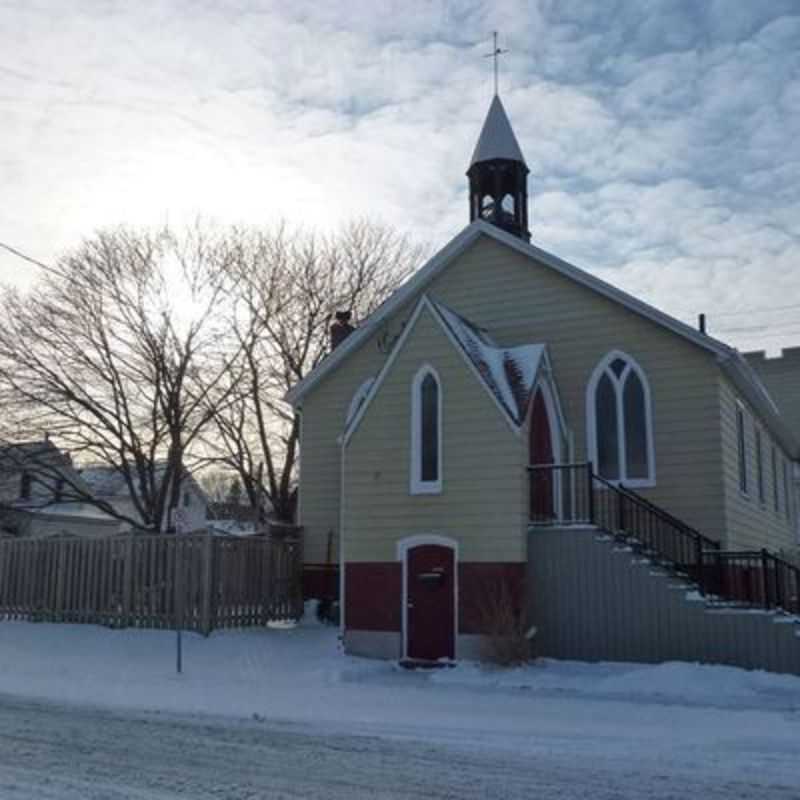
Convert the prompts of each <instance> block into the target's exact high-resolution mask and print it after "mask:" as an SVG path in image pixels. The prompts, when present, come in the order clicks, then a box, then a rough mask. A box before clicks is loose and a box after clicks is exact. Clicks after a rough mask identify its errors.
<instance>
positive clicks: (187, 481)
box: [80, 462, 206, 500]
mask: <svg viewBox="0 0 800 800" xmlns="http://www.w3.org/2000/svg"><path fill="white" fill-rule="evenodd" d="M165 470H166V464H165V463H161V462H159V463H157V464H156V467H155V479H156V482H157V483H159V484H160V483H161V479H162V477H163V475H164V471H165ZM80 475H81V478H83V480H84V481H85V483H86V485H87V486H88V487H89V490H90V491H91V493H92V494H93V495H94V496H95V497H127V496H128V495H129V492H128V484H127V483H126V481H125V475H124V474H123V472H122V471H121V470H120V469H118V468H117V467H115V466H112V465H110V464H94V465H92V466H89V467H84V468H83V469H82V470H81V472H80ZM182 484H183V487H184V488H185V489H191V490H193V491H194V492H196V493H197V494H198V495H199V496H201V497H202V498H203V500H206V496H205V492H203V490H202V488H201V487H200V485H199V484H198V483H197V481H196V480H195V479H194V477H193V476H192V475H191V473H189V472H188V471H187V472H185V474H184V478H183V481H182Z"/></svg>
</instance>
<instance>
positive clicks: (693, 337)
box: [285, 220, 800, 458]
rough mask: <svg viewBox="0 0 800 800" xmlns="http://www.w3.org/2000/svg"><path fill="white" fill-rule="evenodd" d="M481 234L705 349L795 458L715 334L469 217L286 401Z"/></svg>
mask: <svg viewBox="0 0 800 800" xmlns="http://www.w3.org/2000/svg"><path fill="white" fill-rule="evenodd" d="M481 236H485V237H488V238H490V239H493V240H495V241H497V242H499V243H501V244H503V245H505V246H506V247H509V248H510V249H512V250H514V251H515V252H517V253H520V254H521V255H523V256H525V257H526V258H528V259H530V261H532V262H535V263H536V264H539V265H542V266H544V267H546V268H548V269H552V270H553V271H554V272H557V273H558V274H560V275H563V276H564V277H566V278H569V279H570V280H572V281H575V282H576V283H579V284H581V285H582V286H585V287H587V288H588V289H591V290H592V291H594V292H597V294H600V295H602V296H603V297H606V298H608V299H609V300H612V301H613V302H615V303H618V304H619V305H621V306H623V307H625V308H627V309H628V310H629V311H632V312H634V313H635V314H638V315H639V316H642V317H645V318H646V319H649V320H650V321H651V322H654V323H656V324H657V325H659V326H661V327H662V328H665V329H666V330H669V331H671V332H672V333H674V334H675V335H677V336H680V337H681V338H683V339H685V340H686V341H689V342H691V343H692V344H694V345H696V346H697V347H700V348H702V349H703V350H706V351H707V352H709V353H711V354H712V355H713V356H714V357H715V358H716V360H717V362H718V364H719V366H720V368H721V369H722V371H723V372H724V373H725V374H726V375H727V376H728V377H729V378H730V380H731V381H732V382H733V384H734V385H735V386H736V388H737V389H738V390H739V391H740V392H741V393H742V395H743V396H744V397H745V398H746V399H747V400H748V401H749V402H750V403H751V404H752V405H753V406H754V407H755V408H757V409H758V410H759V412H760V413H761V414H762V416H763V417H764V419H765V421H766V422H768V424H769V425H770V427H771V429H772V430H773V432H774V433H775V435H776V436H777V437H778V439H779V440H780V441H781V443H782V445H783V446H784V447H785V448H786V450H787V451H788V452H789V453H790V454H791V455H792V456H793V457H794V458H800V445H799V444H798V442H797V439H796V438H795V436H794V434H793V433H792V432H791V431H790V429H789V427H788V425H787V424H786V422H785V421H784V420H783V419H782V417H781V416H780V412H779V411H778V408H777V406H776V405H775V403H774V402H773V400H772V398H771V397H770V395H769V392H768V391H767V389H766V387H765V386H764V384H763V383H762V381H761V380H760V378H759V377H758V376H757V375H756V373H755V371H754V370H753V368H752V367H751V366H750V365H749V364H748V363H747V361H746V360H745V359H744V358H743V357H742V355H741V354H740V353H739V352H738V351H737V350H736V349H735V348H733V347H730V346H729V345H727V344H725V343H724V342H721V341H720V340H718V339H715V338H714V337H713V336H709V335H708V334H704V333H700V331H698V330H696V329H695V328H693V327H692V326H690V325H687V324H686V323H685V322H681V321H680V320H678V319H675V317H672V316H670V315H669V314H667V313H665V312H663V311H660V310H659V309H657V308H655V307H654V306H651V305H649V304H648V303H645V302H644V301H643V300H640V299H639V298H637V297H634V296H633V295H630V294H628V293H627V292H625V291H623V290H622V289H618V288H617V287H616V286H612V285H611V284H610V283H606V281H604V280H602V279H600V278H598V277H597V276H595V275H592V274H591V273H589V272H586V271H585V270H582V269H580V268H578V267H576V266H574V265H573V264H570V263H569V262H568V261H565V260H564V259H561V258H559V257H558V256H555V255H553V254H552V253H548V252H547V251H546V250H543V249H541V248H540V247H536V246H535V245H533V244H530V243H529V242H526V241H523V240H522V239H520V238H519V237H517V236H514V235H512V234H510V233H507V232H506V231H503V230H502V229H500V228H498V227H497V226H496V225H491V224H490V223H488V222H484V221H483V220H475V221H474V222H471V223H470V224H469V225H468V226H467V227H466V228H464V229H463V230H462V231H461V232H460V233H459V234H458V235H457V236H455V237H454V238H453V239H451V240H450V241H449V242H448V243H447V244H446V245H445V246H444V247H443V248H442V249H441V250H439V252H438V253H436V254H435V255H434V256H433V257H432V258H431V259H430V260H429V261H428V262H427V263H426V264H424V265H423V266H422V267H421V268H420V269H419V270H417V272H415V273H414V275H412V276H411V277H410V278H409V279H408V280H407V281H406V282H405V283H404V284H403V285H402V286H401V287H400V288H399V289H397V290H396V291H395V292H394V293H393V294H392V295H391V296H390V297H389V298H388V299H387V300H386V301H384V303H382V304H381V305H380V306H379V307H378V308H377V309H376V310H375V311H374V312H373V313H372V314H371V315H370V316H369V317H368V318H367V320H365V321H364V323H363V324H362V325H360V326H359V327H358V328H356V330H355V331H354V332H353V333H351V334H350V336H348V337H347V339H345V341H344V342H343V343H342V344H340V345H339V347H337V348H336V349H335V350H334V351H333V352H332V353H330V354H329V355H328V356H327V358H325V359H324V360H323V361H322V362H321V363H320V364H318V365H317V367H316V368H315V369H313V370H312V371H311V372H310V373H309V374H308V375H306V377H305V378H303V380H302V381H300V382H299V383H297V384H296V385H295V386H294V387H293V388H292V389H291V390H290V391H289V392H287V394H286V396H285V399H286V401H287V402H289V403H291V404H292V405H294V406H297V405H298V404H299V403H300V401H301V400H302V398H303V397H304V396H305V395H306V394H307V393H308V391H309V390H310V389H312V388H313V387H314V386H316V385H317V383H319V381H320V380H322V378H324V377H325V376H326V375H328V374H329V373H330V372H332V371H333V370H334V369H336V367H337V366H338V365H339V364H341V363H342V362H343V361H344V360H345V359H347V357H348V356H349V355H350V354H351V353H353V352H355V351H356V350H358V348H359V347H360V346H361V345H362V344H363V343H364V342H366V341H367V340H368V339H369V338H370V337H371V336H372V335H373V334H374V333H375V332H376V331H377V330H378V329H379V328H380V326H381V325H382V324H383V322H384V321H385V320H386V319H387V318H388V317H390V316H391V315H392V314H394V313H395V312H396V311H398V310H399V309H400V308H402V307H403V305H405V304H406V303H408V302H409V301H410V300H412V299H413V297H414V296H415V295H416V294H418V293H419V292H421V291H424V290H425V288H426V287H427V286H428V284H430V283H431V282H432V281H433V280H434V279H435V278H436V277H437V276H438V275H439V274H440V273H441V272H443V271H444V270H445V269H446V268H447V267H448V266H449V265H450V264H451V263H452V262H453V261H454V260H455V259H456V258H457V257H458V256H459V255H461V254H462V253H463V252H464V251H465V250H467V249H468V248H469V247H470V246H471V245H472V244H473V243H474V242H475V241H477V240H478V239H479V238H480V237H481Z"/></svg>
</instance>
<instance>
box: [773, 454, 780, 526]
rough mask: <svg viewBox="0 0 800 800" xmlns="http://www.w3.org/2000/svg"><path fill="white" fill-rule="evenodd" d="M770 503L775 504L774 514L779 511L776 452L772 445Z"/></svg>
mask: <svg viewBox="0 0 800 800" xmlns="http://www.w3.org/2000/svg"><path fill="white" fill-rule="evenodd" d="M772 501H773V503H774V504H775V513H776V514H777V513H779V512H780V510H781V493H780V484H779V483H778V451H777V449H776V447H775V445H772Z"/></svg>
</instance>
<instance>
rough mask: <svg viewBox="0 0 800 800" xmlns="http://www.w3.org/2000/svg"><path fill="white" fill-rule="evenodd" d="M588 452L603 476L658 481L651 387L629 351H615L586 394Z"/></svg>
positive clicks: (636, 481) (644, 482) (646, 482)
mask: <svg viewBox="0 0 800 800" xmlns="http://www.w3.org/2000/svg"><path fill="white" fill-rule="evenodd" d="M586 412H587V413H586V418H587V425H586V428H587V436H588V443H587V451H588V454H589V459H590V460H591V461H592V463H593V464H594V465H595V469H596V470H597V473H598V475H600V476H601V477H603V478H605V479H606V480H609V481H620V482H623V483H625V484H629V485H631V486H653V485H654V484H655V456H654V452H653V423H652V412H651V408H650V387H649V385H648V382H647V377H646V375H645V374H644V371H643V370H642V368H641V367H640V366H639V365H638V364H637V363H636V362H635V361H634V360H633V359H632V358H631V357H630V356H627V355H625V354H624V353H619V352H613V353H609V354H608V355H607V356H606V357H605V358H604V359H603V360H602V361H601V362H600V363H599V364H598V365H597V367H596V368H595V370H594V372H593V373H592V377H591V379H590V381H589V385H588V387H587V393H586Z"/></svg>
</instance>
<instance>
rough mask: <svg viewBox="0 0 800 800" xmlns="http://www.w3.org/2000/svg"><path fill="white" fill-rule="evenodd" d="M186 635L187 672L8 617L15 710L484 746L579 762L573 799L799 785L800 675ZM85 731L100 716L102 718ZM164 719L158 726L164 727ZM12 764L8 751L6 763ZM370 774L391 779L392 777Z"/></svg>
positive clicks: (140, 635)
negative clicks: (423, 656)
mask: <svg viewBox="0 0 800 800" xmlns="http://www.w3.org/2000/svg"><path fill="white" fill-rule="evenodd" d="M183 641H184V673H183V674H182V675H176V674H175V634H174V633H172V632H169V631H137V630H120V631H114V630H107V629H104V628H98V627H94V626H77V625H46V624H31V623H17V622H3V623H0V694H2V695H5V696H6V697H5V700H4V701H3V703H4V704H6V705H7V704H8V703H11V705H12V706H13V705H14V704H15V703H17V704H18V703H20V700H19V698H25V699H26V701H25V702H27V701H29V700H36V701H39V702H38V704H37V705H35V706H25V705H24V703H23V706H24V707H25V708H27V709H28V710H27V711H26V712H25V713H26V714H28V715H33V716H36V715H41V714H42V713H44V712H43V711H41V708H42V707H44V708H46V707H47V706H48V704H53V703H55V704H59V705H60V704H67V705H68V706H69V705H72V707H75V706H77V707H78V708H77V709H76V712H75V717H74V719H73V723H74V725H78V723H77V722H76V721H75V720H78V719H83V718H84V717H85V715H87V714H89V715H91V714H101V715H102V714H106V715H107V718H108V719H110V720H119V719H125V718H128V717H130V719H131V720H134V718H136V717H140V716H141V714H142V712H159V713H158V716H157V719H158V721H159V723H158V724H160V725H162V726H166V727H165V730H166V729H167V728H169V730H173V729H174V728H175V726H178V725H179V724H180V725H189V724H190V722H187V716H186V715H192V716H191V719H192V720H194V723H195V724H201V725H202V726H206V727H208V726H209V725H212V724H213V725H219V726H222V727H223V728H227V729H229V730H232V729H235V730H239V729H241V731H245V730H251V728H253V727H255V729H256V730H261V731H262V733H263V735H264V736H267V735H268V733H269V732H270V731H272V732H274V731H275V730H276V728H275V726H278V728H279V729H283V730H289V729H291V730H292V731H294V732H295V734H296V735H298V736H306V737H318V739H319V741H320V742H321V741H325V742H333V741H337V742H344V741H345V740H346V741H348V742H350V743H351V744H352V743H353V742H355V744H352V746H351V747H350V746H348V747H350V749H349V750H348V749H347V747H345V745H342V748H343V751H342V756H341V758H342V763H345V762H347V763H350V761H351V760H352V759H355V760H354V761H353V762H352V763H353V764H356V763H358V762H357V757H356V755H354V754H357V752H358V750H359V747H361V745H359V744H358V741H359V740H358V738H357V737H366V739H364V740H363V741H369V742H375V741H378V740H379V741H380V742H382V743H383V744H381V745H380V747H378V750H379V751H380V752H383V753H384V755H383V756H380V758H384V757H385V758H389V756H388V755H387V754H388V753H389V752H390V751H391V752H392V753H393V754H394V755H392V758H393V759H399V761H397V764H400V763H401V761H402V756H401V755H398V753H408V754H410V753H412V752H418V753H422V752H423V751H425V750H426V748H427V749H430V748H439V749H441V748H444V750H446V751H447V753H449V754H450V755H449V756H448V758H456V754H461V755H460V756H459V758H461V759H462V760H463V758H464V754H465V753H466V754H468V753H472V754H473V755H474V756H475V758H476V759H477V758H478V756H480V758H479V760H478V761H475V762H474V763H475V764H478V763H482V764H484V766H485V768H486V769H487V770H490V769H493V767H492V768H490V766H489V763H488V761H487V759H489V760H491V761H492V764H494V765H495V766H496V765H497V764H498V763H499V761H498V759H499V760H500V761H502V760H504V759H505V760H506V761H508V760H509V759H510V761H508V763H512V762H513V764H514V765H516V766H515V767H514V768H515V769H522V767H521V766H520V765H523V764H524V765H528V766H530V765H538V767H537V768H538V769H539V770H540V773H537V774H539V777H540V778H542V776H543V775H545V776H546V775H550V776H551V778H552V780H553V781H554V782H553V783H551V784H546V785H547V786H549V787H550V789H555V788H558V786H560V785H561V784H560V783H559V781H560V780H562V779H563V780H565V781H566V780H567V777H568V776H569V775H570V774H572V776H573V777H572V778H571V779H569V781H571V782H572V783H574V786H573V787H572V788H573V789H575V791H576V793H575V794H568V795H567V794H562V795H561V796H569V797H573V796H574V797H582V796H584V794H582V793H580V791H578V790H579V789H580V788H581V786H583V787H584V788H586V790H587V792H588V785H587V784H586V782H587V781H588V780H590V779H591V776H592V775H595V776H606V779H604V780H605V785H606V786H611V785H612V784H614V785H615V786H617V789H616V790H615V791H616V792H617V793H616V794H613V793H612V794H613V796H615V797H628V796H630V797H670V796H673V795H672V794H670V792H672V791H673V790H674V792H675V794H674V796H683V792H684V791H685V790H686V789H687V787H693V788H694V789H695V792H694V793H695V794H696V793H697V792H698V791H701V794H704V795H705V796H708V797H727V796H736V797H759V796H765V795H764V793H765V792H767V791H768V792H769V793H771V796H773V797H776V798H777V797H781V798H783V797H800V678H798V677H792V676H782V675H771V674H767V673H763V672H747V671H744V670H739V669H734V668H729V667H711V666H700V665H690V664H678V663H669V664H663V665H655V666H644V665H634V664H594V665H589V664H579V663H574V662H554V661H546V662H540V663H536V664H533V665H531V666H529V667H526V668H524V669H517V670H491V669H485V668H482V667H479V666H478V665H475V664H464V665H461V666H458V667H456V668H454V669H447V670H438V671H433V672H426V671H413V672H410V671H407V670H404V669H401V668H399V667H397V666H396V665H393V664H390V663H384V662H378V661H368V660H364V659H356V658H352V657H348V656H345V655H343V654H342V653H341V652H340V650H339V646H338V639H337V632H336V630H334V629H331V628H327V627H322V626H319V625H317V624H315V623H314V622H313V621H309V622H307V623H305V624H301V625H300V626H299V627H297V628H294V629H289V630H278V629H273V630H260V629H254V630H243V631H221V632H216V633H214V634H213V635H212V636H210V637H209V638H207V639H204V638H202V637H199V636H197V635H193V634H185V635H184V637H183ZM9 695H12V696H14V698H16V699H14V700H10V699H9ZM31 708H33V709H35V711H32V710H30V709H31ZM102 709H107V710H111V712H110V714H109V711H102ZM54 713H55V712H54ZM58 713H62V712H58ZM197 715H201V716H199V717H198V716H197ZM65 716H66V717H67V718H68V715H67V714H66V712H65ZM150 717H151V718H152V715H150ZM23 718H25V719H27V717H25V715H24V714H23ZM87 719H90V718H87ZM179 720H180V722H179ZM20 724H22V723H21V722H20V715H19V714H17V713H13V714H11V716H10V717H9V720H8V721H7V722H4V725H6V727H7V728H9V729H10V730H13V729H15V726H17V725H20ZM108 724H111V722H109V723H108ZM114 724H122V723H118V722H115V723H114ZM133 724H134V723H133V722H131V725H133ZM137 724H140V723H137ZM52 725H53V726H56V723H55V722H54V723H52ZM37 726H39V723H36V724H34V723H33V722H31V723H30V727H37ZM86 726H87V730H90V729H91V730H93V729H94V728H92V724H91V723H90V721H89V722H87V723H86ZM169 726H172V727H171V728H170V727H169ZM237 726H238V727H237ZM281 726H283V728H281ZM286 726H288V727H286ZM24 727H25V726H24V725H23V728H24ZM56 727H57V726H56ZM95 727H96V725H95ZM75 730H76V731H77V730H78V729H77V728H76V729H75ZM149 730H150V731H151V733H152V735H155V731H156V728H155V727H153V723H151V724H150V728H149ZM164 735H165V736H167V733H165V734H164ZM170 735H172V734H170ZM176 735H177V734H176ZM181 735H184V734H181ZM237 735H238V734H237ZM242 735H243V736H244V734H242ZM270 735H271V734H270ZM53 736H54V737H55V736H56V733H54V734H53ZM76 736H77V733H76ZM131 737H132V741H133V740H134V739H135V738H136V736H135V735H134V730H133V728H132V729H131ZM320 737H321V738H320ZM354 737H356V738H354ZM167 738H168V736H167ZM245 739H246V737H245ZM15 741H16V739H15ZM25 741H27V739H25ZM59 741H60V740H59ZM165 741H166V740H165ZM298 741H299V740H298ZM318 744H319V742H318ZM43 746H44V745H43ZM298 746H299V745H298ZM303 746H304V747H305V746H308V747H311V748H312V749H313V747H312V745H311V744H309V743H308V742H306V744H305V745H303ZM315 746H316V745H315ZM320 746H321V745H320ZM371 746H372V745H370V747H371ZM9 747H10V748H11V749H10V750H9V752H13V750H14V748H13V746H12V745H9ZM198 747H200V745H198ZM376 747H377V745H376ZM381 748H383V749H381ZM387 748H388V749H387ZM415 748H416V749H415ZM89 749H91V746H90V745H86V748H85V750H89ZM367 749H369V748H367ZM344 750H347V753H348V754H347V755H345V753H344ZM164 752H166V749H165V751H164ZM376 752H377V751H376ZM443 752H444V751H443ZM134 757H135V756H134V754H133V753H131V758H134ZM265 757H266V756H265ZM409 757H411V756H410V755H409ZM376 758H378V756H376ZM16 760H17V759H16V758H15V759H14V761H15V763H16ZM467 760H469V759H467ZM8 763H9V764H10V761H9V762H8ZM393 763H394V762H393ZM570 765H572V766H573V767H574V768H573V769H572V770H570ZM40 766H41V765H40ZM2 767H3V762H2V756H0V773H2ZM353 768H354V769H355V767H353ZM419 768H420V769H423V767H419ZM427 768H431V769H432V767H431V766H430V765H428V767H427ZM9 769H10V766H9ZM387 769H388V767H387ZM398 769H399V767H398ZM498 769H499V768H498ZM526 769H527V766H526ZM541 770H544V772H541ZM523 771H524V770H523ZM370 774H372V775H373V777H372V779H371V780H377V779H378V776H379V773H378V772H374V773H370ZM558 775H560V776H561V778H557V777H553V776H558ZM581 776H582V777H581ZM609 776H612V777H613V779H614V780H613V781H611V777H609ZM624 776H627V778H625V779H624V780H623V778H624ZM0 777H2V776H1V774H0ZM395 777H397V776H395ZM440 778H441V776H440ZM453 780H456V777H455V776H454V777H453ZM530 780H531V781H533V777H532V776H531V778H530ZM548 780H549V779H548ZM575 781H577V783H575ZM609 781H610V782H609ZM614 781H616V782H617V783H614ZM626 781H627V783H626ZM473 783H474V782H473ZM474 785H476V786H477V785H478V784H477V783H475V784H474ZM531 785H532V784H531ZM537 785H538V784H537ZM544 785H545V784H542V786H544ZM3 786H4V784H3V783H2V781H0V787H3ZM625 786H627V787H628V789H629V791H630V793H629V794H626V793H625V792H626V790H625ZM645 786H646V787H649V788H647V790H646V791H645V789H644V788H642V787H645ZM721 787H722V788H724V787H729V789H730V793H726V792H725V791H722V788H721ZM373 788H374V787H373ZM518 788H519V787H518ZM640 790H641V791H640ZM662 790H663V791H662ZM365 791H366V790H365ZM195 794H196V791H195ZM8 796H13V795H11V794H8ZM19 796H20V797H24V796H27V795H24V794H19ZM31 796H33V795H31ZM53 796H58V795H53ZM64 796H68V795H64ZM123 796H124V795H123ZM136 796H145V797H147V796H151V795H148V794H146V793H144V794H141V795H136ZM152 796H159V797H161V796H162V795H152ZM163 796H165V797H166V796H174V795H171V794H164V795H163ZM196 796H200V795H196ZM209 796H211V795H209ZM215 796H216V795H215ZM219 796H223V797H224V796H231V797H234V796H237V797H238V795H234V794H230V795H225V794H224V793H222V794H221V795H219ZM242 796H251V795H244V794H243V795H242ZM252 796H253V797H260V796H270V795H269V794H264V795H259V794H253V795H252ZM299 796H303V795H302V794H301V795H299ZM315 796H316V795H315ZM319 796H324V794H321V795H319ZM331 796H333V795H331ZM336 796H338V795H336ZM364 796H371V795H369V793H367V794H365V795H364ZM387 796H393V797H394V796H415V794H414V793H412V792H409V793H408V794H405V795H404V794H392V795H387ZM437 796H440V795H437ZM441 796H448V795H441ZM454 796H455V795H454ZM460 796H470V797H472V796H480V794H474V793H473V794H469V793H465V792H463V791H462V792H461V795H460ZM487 796H488V795H487ZM496 796H498V797H500V796H508V797H516V796H517V794H514V793H511V792H510V790H509V793H507V794H502V793H498V794H497V795H496ZM520 796H522V795H520ZM587 796H588V795H587ZM598 796H605V795H598ZM608 796H612V795H608Z"/></svg>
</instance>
